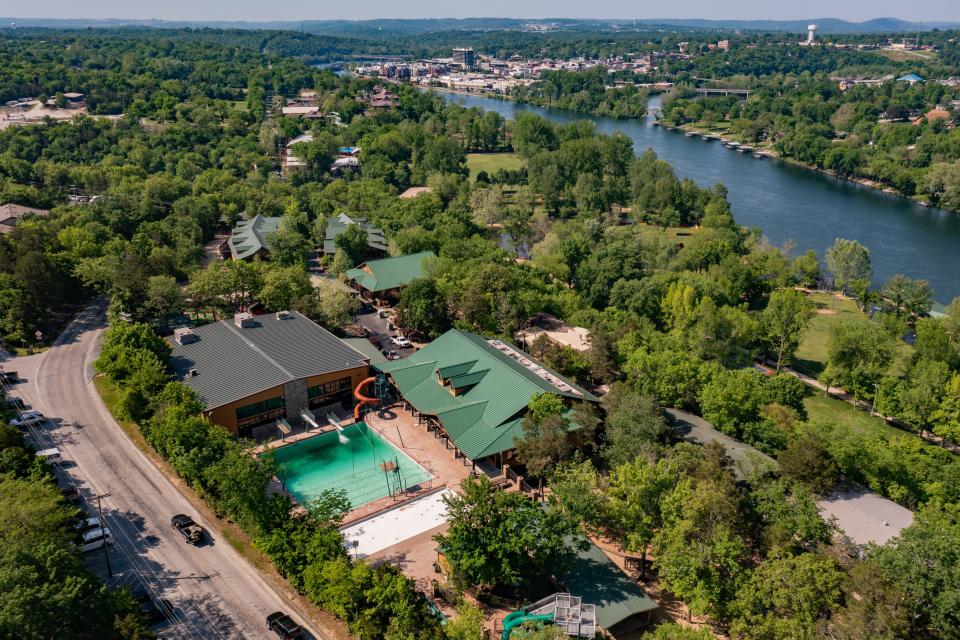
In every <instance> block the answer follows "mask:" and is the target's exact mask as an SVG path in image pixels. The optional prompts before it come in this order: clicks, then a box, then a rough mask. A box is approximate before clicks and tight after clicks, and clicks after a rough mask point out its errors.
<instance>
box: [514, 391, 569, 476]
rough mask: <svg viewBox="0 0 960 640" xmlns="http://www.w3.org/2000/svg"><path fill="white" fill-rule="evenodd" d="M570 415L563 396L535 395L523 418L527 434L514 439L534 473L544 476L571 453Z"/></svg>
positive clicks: (520, 453)
mask: <svg viewBox="0 0 960 640" xmlns="http://www.w3.org/2000/svg"><path fill="white" fill-rule="evenodd" d="M570 430H571V423H570V418H569V417H568V416H567V408H566V405H564V403H563V399H562V398H561V397H560V396H558V395H556V394H553V393H541V394H539V395H536V396H534V397H533V398H531V400H530V404H529V405H527V414H526V415H525V416H524V418H523V437H522V438H520V439H517V440H515V441H514V444H515V445H516V447H517V458H519V460H520V461H521V462H522V463H523V464H524V466H526V468H527V472H528V473H530V475H532V476H534V477H537V478H541V480H542V478H543V476H544V474H545V473H547V472H548V471H549V470H550V469H552V468H553V466H554V465H555V464H556V463H557V462H559V461H560V460H563V459H564V458H567V457H569V455H570V454H571V453H572V452H573V449H574V446H573V442H572V441H571V439H570V437H569V434H570Z"/></svg>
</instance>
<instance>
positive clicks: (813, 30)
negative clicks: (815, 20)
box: [807, 24, 817, 44]
mask: <svg viewBox="0 0 960 640" xmlns="http://www.w3.org/2000/svg"><path fill="white" fill-rule="evenodd" d="M816 37H817V25H815V24H810V25H807V44H813V43H814V41H815V39H816Z"/></svg>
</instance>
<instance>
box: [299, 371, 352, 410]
mask: <svg viewBox="0 0 960 640" xmlns="http://www.w3.org/2000/svg"><path fill="white" fill-rule="evenodd" d="M350 387H351V381H350V378H340V379H339V380H333V381H331V382H325V383H323V384H318V385H317V386H315V387H309V388H308V389H307V397H308V398H309V403H308V404H309V405H310V408H311V409H319V408H320V407H322V406H324V405H328V404H332V403H333V402H337V401H339V402H342V403H348V402H349V401H350Z"/></svg>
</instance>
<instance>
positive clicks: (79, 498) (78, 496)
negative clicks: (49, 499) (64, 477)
mask: <svg viewBox="0 0 960 640" xmlns="http://www.w3.org/2000/svg"><path fill="white" fill-rule="evenodd" d="M60 490H61V491H63V497H64V499H65V500H66V501H67V502H69V503H70V504H72V505H79V504H80V503H81V502H83V494H82V493H80V489H78V488H77V487H63V488H61V489H60Z"/></svg>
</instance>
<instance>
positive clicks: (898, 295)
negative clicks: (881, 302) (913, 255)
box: [883, 273, 933, 316]
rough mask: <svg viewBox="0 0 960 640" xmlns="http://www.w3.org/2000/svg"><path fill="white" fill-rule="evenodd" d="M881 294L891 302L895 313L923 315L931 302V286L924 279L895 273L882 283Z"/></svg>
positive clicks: (928, 309)
mask: <svg viewBox="0 0 960 640" xmlns="http://www.w3.org/2000/svg"><path fill="white" fill-rule="evenodd" d="M883 295H884V297H886V298H887V299H888V300H890V302H892V303H893V306H894V308H895V309H896V313H897V315H900V314H902V313H906V314H907V315H908V316H914V315H917V316H923V315H926V314H927V312H928V311H930V307H931V305H932V304H933V288H932V287H931V286H930V283H929V282H928V281H926V280H914V279H913V278H908V277H907V276H905V275H901V274H899V273H898V274H897V275H895V276H893V277H892V278H890V279H889V280H887V282H886V284H884V285H883Z"/></svg>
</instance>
